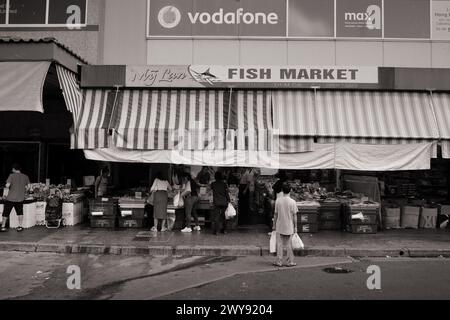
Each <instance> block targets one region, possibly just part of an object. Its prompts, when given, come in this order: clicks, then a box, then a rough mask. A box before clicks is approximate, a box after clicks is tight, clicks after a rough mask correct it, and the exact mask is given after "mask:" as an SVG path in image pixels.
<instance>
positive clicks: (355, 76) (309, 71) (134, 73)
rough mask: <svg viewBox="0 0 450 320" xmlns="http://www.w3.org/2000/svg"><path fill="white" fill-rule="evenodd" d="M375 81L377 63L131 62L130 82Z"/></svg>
mask: <svg viewBox="0 0 450 320" xmlns="http://www.w3.org/2000/svg"><path fill="white" fill-rule="evenodd" d="M327 83H328V84H374V83H378V68H377V67H304V66H278V67H274V66H215V65H191V66H181V65H176V66H127V69H126V86H127V87H140V88H146V87H147V88H170V87H178V88H205V87H206V88H207V87H212V88H228V87H250V88H258V87H261V88H264V87H271V86H276V87H278V88H280V87H284V86H285V87H295V86H296V85H301V84H311V85H312V84H327Z"/></svg>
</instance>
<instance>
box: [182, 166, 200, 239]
mask: <svg viewBox="0 0 450 320" xmlns="http://www.w3.org/2000/svg"><path fill="white" fill-rule="evenodd" d="M198 189H199V186H198V184H197V182H195V180H194V179H193V178H192V176H191V175H190V174H189V173H186V174H185V179H184V188H183V192H182V193H181V196H182V197H183V198H184V210H185V215H186V226H185V228H184V229H183V230H181V232H183V233H190V232H192V228H191V219H192V216H194V221H195V227H194V230H195V231H200V230H201V228H200V226H199V224H198V214H197V203H198Z"/></svg>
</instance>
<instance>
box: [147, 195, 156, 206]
mask: <svg viewBox="0 0 450 320" xmlns="http://www.w3.org/2000/svg"><path fill="white" fill-rule="evenodd" d="M154 201H155V193H154V192H152V193H150V196H149V197H148V199H147V203H148V204H150V205H151V206H153V203H154Z"/></svg>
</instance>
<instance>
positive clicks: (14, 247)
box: [0, 242, 450, 258]
mask: <svg viewBox="0 0 450 320" xmlns="http://www.w3.org/2000/svg"><path fill="white" fill-rule="evenodd" d="M0 252H40V253H60V254H96V255H99V254H107V255H123V256H136V255H141V256H142V255H153V256H161V255H162V256H175V255H177V256H233V257H236V256H272V255H273V254H271V253H270V252H269V247H258V246H173V247H172V246H142V247H136V246H121V245H104V244H54V243H53V244H47V243H26V242H0ZM294 254H295V255H296V256H298V257H308V256H309V257H340V258H342V257H354V258H370V257H372V258H380V257H387V258H389V257H392V258H400V257H403V258H408V257H409V258H441V257H442V258H450V249H432V248H430V249H415V248H411V249H409V248H398V249H358V248H335V247H312V248H306V249H304V250H295V251H294Z"/></svg>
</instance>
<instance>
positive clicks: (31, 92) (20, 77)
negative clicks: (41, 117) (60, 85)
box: [0, 61, 50, 113]
mask: <svg viewBox="0 0 450 320" xmlns="http://www.w3.org/2000/svg"><path fill="white" fill-rule="evenodd" d="M49 67H50V62H49V61H39V62H0V111H36V112H41V113H43V112H44V106H43V103H42V91H43V88H44V82H45V78H46V76H47V73H48V69H49Z"/></svg>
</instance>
